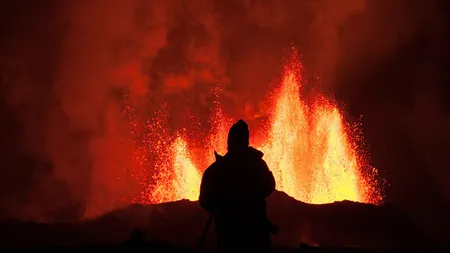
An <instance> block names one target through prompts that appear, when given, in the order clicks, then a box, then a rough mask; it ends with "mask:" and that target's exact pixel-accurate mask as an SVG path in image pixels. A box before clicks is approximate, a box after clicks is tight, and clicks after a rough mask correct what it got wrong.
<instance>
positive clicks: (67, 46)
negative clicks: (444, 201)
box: [0, 0, 447, 220]
mask: <svg viewBox="0 0 450 253" xmlns="http://www.w3.org/2000/svg"><path fill="white" fill-rule="evenodd" d="M436 3H437V1H427V2H426V3H425V2H422V3H421V4H418V5H413V4H411V3H410V2H408V1H405V0H401V1H400V0H399V1H389V2H383V3H381V2H380V1H374V0H348V1H334V0H317V1H312V0H310V1H294V0H285V1H275V0H246V1H234V0H216V1H200V0H198V1H181V0H170V1H156V0H155V1H150V0H149V1H145V0H133V1H120V0H111V1H106V0H103V1H102V0H95V1H87V0H82V1H75V0H72V1H52V0H46V1H41V3H39V4H37V3H33V2H32V1H25V0H24V1H16V2H15V3H13V4H11V3H9V4H7V3H3V5H4V8H2V10H3V11H4V12H8V13H10V15H7V13H5V15H3V16H2V19H3V20H2V27H1V29H2V33H3V34H4V35H5V38H6V39H5V40H3V41H2V43H1V44H0V45H1V52H2V55H3V58H2V60H1V61H0V62H1V78H2V79H1V89H2V105H1V110H2V117H4V119H5V122H8V123H7V124H4V125H3V129H4V134H3V135H2V136H4V137H2V150H4V152H3V154H4V155H3V156H4V159H5V165H4V173H5V177H4V179H2V183H3V185H4V187H3V188H2V195H1V196H2V197H1V198H2V201H3V202H5V203H8V206H9V209H8V210H7V211H4V212H5V213H4V216H5V217H8V216H15V217H21V218H24V219H37V220H57V219H63V218H64V219H75V218H80V217H83V216H86V215H88V216H92V215H97V214H99V213H101V212H104V211H107V210H109V209H112V208H114V207H116V206H117V205H119V204H120V200H121V199H122V198H125V197H127V196H128V195H130V194H133V193H134V191H135V189H137V188H136V187H135V182H133V180H132V179H130V178H128V176H127V173H126V172H125V171H124V170H123V168H124V167H129V166H132V165H133V161H131V160H130V157H129V152H130V149H131V148H132V147H133V146H132V145H133V144H132V143H125V145H124V144H123V143H122V141H121V140H123V139H127V137H129V134H130V133H129V131H128V130H127V126H126V124H125V122H124V120H123V118H122V108H121V106H122V102H123V101H122V95H123V94H124V93H126V94H129V96H130V97H132V98H133V99H135V100H138V101H141V104H142V107H143V108H145V107H146V106H147V107H148V106H150V105H155V104H156V105H158V104H162V103H164V102H167V103H168V104H170V108H169V118H170V124H171V127H173V128H175V129H176V128H180V127H182V126H183V124H184V123H183V119H182V116H181V115H182V114H183V113H180V112H184V108H185V107H186V102H185V101H189V103H190V106H192V107H194V108H196V109H198V111H200V112H201V113H203V114H205V115H207V113H208V107H210V105H211V103H212V100H213V94H212V93H211V87H215V86H217V87H220V88H221V89H222V90H223V92H222V93H223V96H224V98H223V101H221V102H222V103H223V105H224V107H225V108H224V109H225V111H226V113H227V114H229V115H232V116H235V117H245V118H249V119H251V118H255V117H258V116H261V115H264V114H265V113H266V111H265V108H264V104H267V103H265V102H264V101H265V100H266V94H267V92H268V91H269V89H270V88H271V85H272V84H271V82H272V81H273V80H274V79H276V78H277V77H278V76H279V74H280V70H281V69H282V66H283V57H285V56H286V49H288V48H289V47H290V46H291V43H294V44H295V45H296V46H297V47H298V49H299V51H300V52H301V53H302V55H303V61H304V63H305V65H306V69H307V70H308V71H310V72H311V73H314V74H315V73H317V75H318V76H320V78H321V82H320V84H321V85H322V86H321V88H322V89H324V90H325V91H327V92H330V94H336V97H337V98H338V99H339V100H340V101H341V102H343V103H345V104H347V105H348V110H349V113H348V114H349V115H350V116H355V117H357V116H359V115H360V114H364V115H365V116H364V117H365V119H366V121H365V122H363V123H364V125H363V126H364V128H365V129H366V128H367V131H366V134H367V136H368V138H367V139H368V142H369V143H370V144H372V145H374V146H376V147H378V148H373V149H372V150H371V153H370V154H371V156H375V158H374V160H375V163H376V164H375V165H376V166H377V164H379V165H380V166H381V167H384V164H383V162H382V161H384V160H388V158H386V155H385V153H383V152H384V151H382V149H383V146H386V143H381V140H383V138H379V135H382V134H383V132H381V133H380V132H377V131H378V130H379V129H378V130H377V127H375V126H376V125H377V121H379V120H380V119H379V118H377V116H376V115H378V114H377V113H385V114H386V115H388V116H387V118H386V119H383V121H388V122H390V123H389V124H388V123H386V124H385V125H383V126H385V128H383V131H385V132H386V131H388V129H389V128H393V127H394V125H395V127H400V126H399V125H401V124H400V123H399V122H400V120H398V117H396V115H397V113H398V114H403V115H409V116H408V117H406V116H405V117H403V118H402V121H401V122H403V124H405V123H404V122H415V121H417V120H419V119H420V120H422V121H423V120H424V118H423V117H422V116H423V115H427V114H420V115H422V116H418V115H419V111H420V110H416V109H417V108H413V109H411V110H410V113H405V111H402V109H398V110H399V111H398V112H394V111H393V110H390V109H387V107H386V106H380V105H382V103H381V102H379V103H376V101H378V100H382V99H385V100H386V99H387V100H388V103H390V104H389V105H391V106H394V107H395V106H397V107H396V108H401V106H402V105H399V104H395V103H394V102H392V101H394V100H395V99H394V96H393V95H392V96H390V95H386V94H387V93H389V94H390V91H388V90H389V87H388V84H389V85H390V84H392V83H395V82H402V83H404V82H407V81H408V80H406V79H403V80H401V79H399V78H397V79H396V80H388V79H389V78H388V77H387V79H386V80H387V81H386V80H383V79H381V78H379V79H376V75H377V74H378V75H382V73H381V72H380V70H379V69H380V68H382V67H381V66H384V65H387V63H386V62H389V61H394V60H393V59H396V58H398V57H402V56H398V55H399V53H398V51H399V48H402V47H404V46H405V45H407V44H408V43H410V42H411V41H412V40H415V39H417V37H418V36H419V35H421V34H423V32H424V30H426V28H428V27H430V26H432V25H434V23H433V22H435V23H439V20H438V17H439V16H438V15H437V14H438V11H437V8H436ZM44 7H45V8H44ZM433 27H434V26H433ZM435 33H436V34H438V33H439V31H435ZM419 37H420V36H419ZM390 66H391V68H395V65H390ZM417 66H420V63H417ZM377 71H378V72H377ZM405 71H406V70H405V69H401V70H398V75H399V76H400V75H406V74H405ZM409 71H410V69H409ZM379 73H381V74H379ZM367 78H372V79H373V80H371V81H367ZM391 79H392V78H391ZM422 81H423V79H422ZM383 84H384V85H385V86H383ZM405 90H408V88H405V87H403V88H399V91H398V92H404V91H405ZM416 91H417V94H420V93H421V92H422V91H423V89H417V90H416ZM408 92H409V91H408ZM368 93H370V94H372V95H370V96H369V95H367V94H368ZM374 94H384V95H383V96H382V95H378V97H377V96H376V95H374ZM367 96H368V97H367ZM411 96H412V95H411ZM417 97H421V96H416V98H417ZM431 97H434V94H432V95H431ZM376 99H378V100H376ZM405 99H406V98H405ZM364 100H366V101H364ZM406 100H407V99H406ZM406 100H405V101H406ZM413 100H414V99H413ZM368 101H371V102H368ZM150 102H151V103H150ZM370 103H372V104H370ZM407 103H409V102H408V101H406V102H404V103H403V104H407ZM424 104H427V103H424ZM374 105H377V106H374ZM417 105H419V104H417ZM141 109H142V108H141ZM438 115H439V113H437V114H436V117H435V118H433V120H434V119H436V118H440V117H439V116H438ZM427 116H428V117H431V116H430V115H429V114H428V115H427ZM443 121H445V122H447V121H446V120H443ZM436 122H437V121H436ZM422 125H423V124H422ZM438 125H439V123H436V125H435V126H436V127H437V128H439V129H440V130H441V131H442V132H445V129H444V127H438ZM403 127H404V126H403ZM413 129H415V128H413ZM426 129H430V130H429V131H422V132H426V134H423V133H421V134H419V133H418V132H417V131H418V130H411V136H416V135H417V136H427V134H428V135H429V134H430V133H431V132H433V131H431V129H432V128H426ZM385 132H384V133H385ZM411 136H409V137H405V138H409V139H408V140H411V138H412V137H411ZM384 140H385V139H384ZM426 140H428V139H427V138H425V137H423V138H422V141H423V143H425V142H426ZM386 141H387V140H386ZM392 145H393V144H392ZM410 145H411V146H412V144H410ZM422 146H424V145H422ZM380 150H381V151H380ZM416 152H419V153H421V154H422V153H426V152H431V151H416ZM377 157H378V158H377ZM428 157H429V158H427V159H426V161H428V164H429V166H431V167H436V165H433V162H432V161H435V159H433V158H432V157H433V155H428ZM377 159H378V160H377ZM424 159H425V158H424ZM394 170H395V169H393V170H392V171H394ZM399 173H400V172H399ZM401 173H405V172H401ZM433 173H435V174H436V175H438V174H439V173H438V172H433ZM395 174H396V173H395V172H386V173H385V176H386V177H387V179H388V180H391V184H392V181H393V182H394V183H398V184H402V182H400V180H399V179H398V178H399V176H396V175H395ZM419 174H420V173H419ZM436 175H435V176H433V178H437V177H438V176H436ZM119 179H120V180H119ZM430 180H432V179H430ZM433 180H434V179H433ZM436 180H437V179H436ZM439 180H444V179H442V178H441V179H439ZM414 182H415V181H414V180H413V181H411V182H409V183H408V184H409V185H413V184H414ZM443 184H444V183H442V184H441V185H443ZM442 187H443V186H442ZM405 189H410V188H408V187H404V188H403V189H401V190H399V192H404V191H406V190H405ZM439 191H441V190H439ZM392 196H396V197H394V199H395V198H399V199H401V198H402V196H403V195H402V194H399V193H397V195H396V194H392ZM406 206H408V205H406ZM18 210H23V211H18Z"/></svg>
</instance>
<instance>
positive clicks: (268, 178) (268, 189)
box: [259, 160, 276, 198]
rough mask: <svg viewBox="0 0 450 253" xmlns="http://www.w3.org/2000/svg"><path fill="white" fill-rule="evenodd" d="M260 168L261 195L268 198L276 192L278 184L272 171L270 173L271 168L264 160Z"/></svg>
mask: <svg viewBox="0 0 450 253" xmlns="http://www.w3.org/2000/svg"><path fill="white" fill-rule="evenodd" d="M260 166H261V169H262V172H261V174H260V175H261V177H260V180H259V182H260V187H261V193H262V195H263V196H264V197H265V198H266V197H268V196H269V195H270V194H272V192H273V191H275V187H276V183H275V178H274V177H273V174H272V171H270V169H269V166H267V163H266V162H265V161H264V160H261V162H260Z"/></svg>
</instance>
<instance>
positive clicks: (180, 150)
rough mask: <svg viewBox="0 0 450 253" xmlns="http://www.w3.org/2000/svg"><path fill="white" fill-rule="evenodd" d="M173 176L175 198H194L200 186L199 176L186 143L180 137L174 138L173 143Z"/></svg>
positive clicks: (196, 196)
mask: <svg viewBox="0 0 450 253" xmlns="http://www.w3.org/2000/svg"><path fill="white" fill-rule="evenodd" d="M173 153H174V166H173V168H174V170H175V178H174V180H173V183H174V189H175V190H176V193H175V197H176V199H183V198H184V199H189V200H196V199H197V198H198V193H199V192H198V190H199V187H200V181H201V176H200V173H199V172H198V170H197V168H196V167H195V166H194V164H193V163H192V162H191V159H190V155H189V153H188V149H187V144H186V142H185V141H184V140H183V139H182V138H181V137H178V138H176V139H175V142H174V144H173Z"/></svg>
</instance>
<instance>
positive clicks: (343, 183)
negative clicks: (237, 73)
mask: <svg viewBox="0 0 450 253" xmlns="http://www.w3.org/2000/svg"><path fill="white" fill-rule="evenodd" d="M301 71H302V66H301V65H300V63H299V61H298V60H297V59H296V58H295V57H293V58H292V60H291V62H290V63H289V64H287V65H286V67H285V70H284V73H283V78H282V82H281V85H280V87H279V88H278V89H277V90H276V92H275V93H274V95H273V97H272V98H271V99H272V102H273V105H272V114H271V120H270V127H269V129H268V132H263V133H261V134H260V135H257V136H254V138H252V140H254V143H252V145H253V146H255V147H256V148H258V149H260V150H261V151H263V152H264V154H265V156H264V159H265V160H266V162H267V164H268V165H269V167H270V169H271V170H272V172H273V174H274V176H275V179H276V182H277V189H278V190H281V191H285V192H286V193H287V194H289V195H290V196H292V197H294V198H296V199H298V200H302V201H304V202H308V203H328V202H333V201H340V200H352V201H359V202H373V201H375V200H374V199H373V195H374V192H373V189H372V188H371V187H370V186H368V185H367V184H368V182H369V181H371V179H367V178H364V176H363V175H362V173H361V168H362V166H363V165H365V164H364V162H363V160H362V159H361V158H360V157H359V155H358V152H357V150H355V146H354V145H351V142H350V139H349V136H347V134H348V132H347V131H346V125H345V124H344V120H343V117H342V115H341V113H340V111H339V110H338V108H337V107H336V106H335V105H334V104H333V103H331V102H330V101H329V100H327V99H325V98H324V97H322V96H320V95H317V97H315V98H314V99H313V101H312V102H310V103H307V102H306V100H305V99H304V98H303V97H302V94H300V90H301V89H300V88H301V86H302V85H303V82H304V81H303V80H302V76H301ZM215 92H216V94H217V92H219V90H215ZM213 112H214V116H213V117H212V118H211V120H212V123H213V129H212V134H211V135H210V136H209V142H208V144H206V147H205V148H204V150H202V152H201V153H199V154H197V153H196V152H198V151H193V150H189V146H188V143H189V141H190V140H189V138H187V137H185V136H183V137H182V136H181V135H177V136H176V137H175V138H173V137H170V135H168V134H167V133H165V134H164V135H161V134H157V135H155V136H152V137H151V138H152V139H151V141H148V142H147V144H146V145H155V142H156V144H157V146H158V147H159V148H156V149H155V148H154V147H153V148H148V146H146V147H147V148H145V150H147V151H148V152H154V153H155V154H156V156H157V157H158V159H159V160H157V161H156V162H154V167H153V168H149V169H148V170H143V171H142V172H141V173H140V174H139V173H138V174H139V175H142V174H143V173H149V171H157V172H159V173H157V174H155V175H154V176H153V181H154V182H153V186H150V184H149V185H148V186H147V190H145V191H144V193H145V194H147V195H146V197H142V196H141V198H138V199H137V202H145V200H146V199H148V201H149V202H151V203H160V202H166V201H175V200H179V199H189V200H196V199H197V197H198V194H199V186H200V181H201V170H199V168H202V169H205V168H206V167H207V166H208V165H209V164H210V163H211V162H213V161H214V155H213V150H217V151H218V152H220V153H221V154H224V153H225V152H226V139H227V134H228V129H229V127H230V126H231V124H232V121H231V120H230V119H228V118H226V117H225V116H224V115H223V112H222V111H221V108H220V105H219V103H218V99H217V100H216V102H215V108H214V110H213ZM157 122H158V123H160V122H163V121H162V120H160V119H159V120H157ZM157 126H158V127H159V128H157V129H160V128H163V127H164V125H161V124H158V125H157ZM150 132H151V131H150ZM153 132H158V131H155V130H153ZM252 132H254V131H252ZM158 143H159V144H158ZM168 143H171V144H170V145H167V144H168ZM141 146H142V145H141ZM205 154H206V156H205ZM193 156H194V157H201V160H200V161H197V160H195V159H193ZM194 161H195V162H194ZM139 177H140V178H148V176H139ZM366 177H367V176H366ZM378 197H379V196H378Z"/></svg>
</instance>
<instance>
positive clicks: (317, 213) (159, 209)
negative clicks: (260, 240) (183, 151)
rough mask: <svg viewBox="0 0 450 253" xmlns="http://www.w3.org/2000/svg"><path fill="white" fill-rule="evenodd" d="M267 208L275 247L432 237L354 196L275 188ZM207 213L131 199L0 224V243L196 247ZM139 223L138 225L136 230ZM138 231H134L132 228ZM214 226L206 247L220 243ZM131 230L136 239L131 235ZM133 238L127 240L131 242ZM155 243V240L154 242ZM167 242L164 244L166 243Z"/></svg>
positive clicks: (418, 241) (412, 241) (185, 204)
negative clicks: (77, 213)
mask: <svg viewBox="0 0 450 253" xmlns="http://www.w3.org/2000/svg"><path fill="white" fill-rule="evenodd" d="M268 212H269V216H270V218H271V219H272V220H273V222H274V223H276V224H277V225H279V226H280V232H279V233H278V234H277V235H276V236H273V243H274V245H275V246H276V247H287V248H291V249H293V248H298V246H299V245H300V244H301V243H302V242H304V243H308V244H310V245H317V244H320V245H321V246H329V247H345V246H358V247H366V248H369V247H370V248H389V247H405V246H407V247H411V246H423V245H427V244H428V243H430V241H429V240H426V238H425V237H424V236H423V235H422V234H421V233H420V231H419V230H418V228H417V227H416V226H415V225H414V223H413V222H412V221H411V220H410V219H409V218H408V216H407V215H406V214H404V213H402V212H400V211H398V210H396V209H395V208H393V207H389V206H375V205H371V204H362V203H356V202H350V201H343V202H335V203H330V204H322V205H312V204H306V203H303V202H300V201H297V200H295V199H293V198H291V197H290V196H288V195H287V194H285V193H283V192H279V191H276V192H274V193H273V194H272V195H271V196H270V197H269V198H268ZM207 219H208V214H207V213H206V212H205V211H204V210H202V209H201V207H200V206H199V204H198V203H197V202H192V201H188V200H180V201H176V202H169V203H162V204H154V205H137V204H135V205H130V206H128V207H126V208H123V209H118V210H114V211H112V212H109V213H107V214H105V215H103V216H101V217H97V218H95V219H92V220H86V221H82V222H79V223H64V224H38V223H30V222H19V221H7V222H3V223H1V225H0V232H1V233H2V235H3V236H1V237H0V247H49V246H65V247H81V246H83V245H86V244H90V245H110V246H111V247H112V246H118V245H120V244H122V245H136V243H132V242H133V240H134V241H139V243H153V244H152V245H156V243H159V244H157V245H164V244H163V242H164V243H165V245H170V247H174V248H180V249H183V248H184V249H194V247H195V245H197V243H198V240H199V238H200V236H201V233H202V230H203V229H204V225H205V222H206V220H207ZM136 229H139V230H136ZM133 231H134V232H133ZM213 232H214V231H212V229H210V230H209V233H208V235H207V237H206V240H205V243H204V249H205V250H207V249H211V248H213V247H214V246H215V235H214V233H213ZM130 235H133V236H132V239H133V238H134V239H133V240H130ZM127 243H128V244H127ZM155 247H156V246H155ZM161 247H162V246H161Z"/></svg>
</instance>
